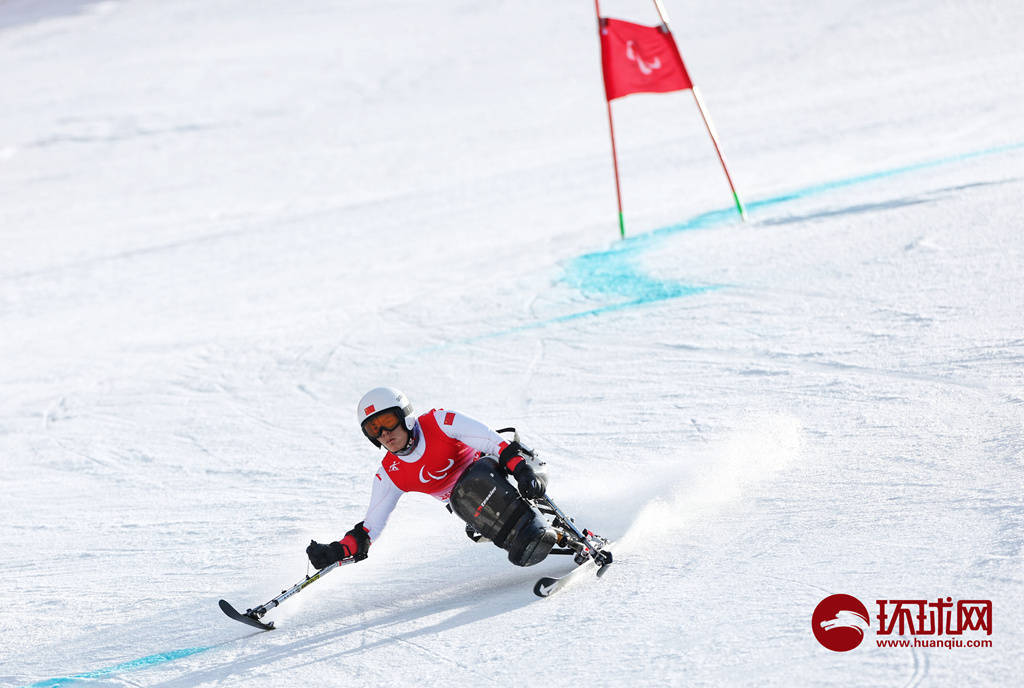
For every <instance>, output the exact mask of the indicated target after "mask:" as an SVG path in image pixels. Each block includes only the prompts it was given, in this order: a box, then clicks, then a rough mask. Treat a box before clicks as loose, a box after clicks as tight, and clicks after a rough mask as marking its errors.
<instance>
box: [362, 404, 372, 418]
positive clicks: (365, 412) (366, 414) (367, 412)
mask: <svg viewBox="0 0 1024 688" xmlns="http://www.w3.org/2000/svg"><path fill="white" fill-rule="evenodd" d="M373 411H374V409H373V404H370V405H369V406H367V407H366V408H364V409H363V415H364V416H368V415H370V414H371V413H373Z"/></svg>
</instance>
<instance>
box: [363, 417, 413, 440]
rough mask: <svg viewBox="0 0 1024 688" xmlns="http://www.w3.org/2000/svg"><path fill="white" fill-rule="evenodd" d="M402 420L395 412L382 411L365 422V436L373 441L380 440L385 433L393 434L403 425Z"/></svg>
mask: <svg viewBox="0 0 1024 688" xmlns="http://www.w3.org/2000/svg"><path fill="white" fill-rule="evenodd" d="M402 420H403V418H402V416H400V415H399V414H398V413H396V412H394V411H382V412H381V413H378V414H377V415H376V416H374V417H373V418H369V419H367V420H365V421H363V434H364V435H366V436H367V437H369V438H370V439H371V440H376V439H379V438H380V436H381V435H382V434H384V433H385V432H391V431H392V430H394V429H395V428H397V427H398V426H399V425H401V424H402Z"/></svg>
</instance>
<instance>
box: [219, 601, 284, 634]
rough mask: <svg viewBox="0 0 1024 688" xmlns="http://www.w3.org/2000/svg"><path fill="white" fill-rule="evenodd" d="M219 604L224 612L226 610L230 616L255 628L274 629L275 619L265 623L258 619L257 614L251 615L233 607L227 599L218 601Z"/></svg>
mask: <svg viewBox="0 0 1024 688" xmlns="http://www.w3.org/2000/svg"><path fill="white" fill-rule="evenodd" d="M218 604H219V605H220V610H221V611H222V612H224V613H225V614H226V615H227V616H228V618H231V619H234V620H235V621H241V622H242V623H244V624H246V625H248V626H252V627H254V628H260V629H263V630H264V631H272V630H274V622H273V621H270V622H268V623H263V622H262V621H260V620H259V619H257V618H256V617H255V616H251V615H249V614H242V613H240V612H239V611H238V610H237V609H235V608H234V607H232V606H231V603H230V602H228V601H227V600H221V601H220V602H218Z"/></svg>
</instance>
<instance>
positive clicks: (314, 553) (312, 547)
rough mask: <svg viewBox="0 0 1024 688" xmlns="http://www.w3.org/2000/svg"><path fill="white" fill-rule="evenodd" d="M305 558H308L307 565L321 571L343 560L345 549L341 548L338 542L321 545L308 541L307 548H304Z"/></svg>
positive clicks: (314, 541)
mask: <svg viewBox="0 0 1024 688" xmlns="http://www.w3.org/2000/svg"><path fill="white" fill-rule="evenodd" d="M306 556H307V557H309V563H310V564H312V565H313V568H315V569H322V568H323V567H325V566H330V565H331V564H333V563H334V562H336V561H341V560H342V559H344V558H345V548H344V547H342V546H341V543H340V542H332V543H331V544H329V545H322V544H320V543H319V542H317V541H316V540H310V541H309V547H307V548H306Z"/></svg>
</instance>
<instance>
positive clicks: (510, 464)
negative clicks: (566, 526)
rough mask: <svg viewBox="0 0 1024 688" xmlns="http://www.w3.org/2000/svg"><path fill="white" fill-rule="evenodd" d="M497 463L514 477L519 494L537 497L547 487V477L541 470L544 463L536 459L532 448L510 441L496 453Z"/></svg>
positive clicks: (528, 497) (541, 495)
mask: <svg viewBox="0 0 1024 688" xmlns="http://www.w3.org/2000/svg"><path fill="white" fill-rule="evenodd" d="M498 465H500V466H501V467H502V468H503V469H504V470H505V472H507V473H511V474H512V477H513V478H515V479H516V485H518V487H519V494H521V495H523V496H524V497H526V498H527V499H539V498H541V497H543V496H544V493H545V492H546V491H547V487H548V478H547V476H546V475H544V472H543V471H542V470H541V466H543V465H544V464H543V463H542V462H540V461H538V460H537V457H536V456H534V453H533V450H531V449H528V448H526V447H524V446H522V445H521V444H519V443H518V442H511V443H510V444H509V445H508V446H507V447H505V448H504V449H502V450H501V454H499V455H498Z"/></svg>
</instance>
